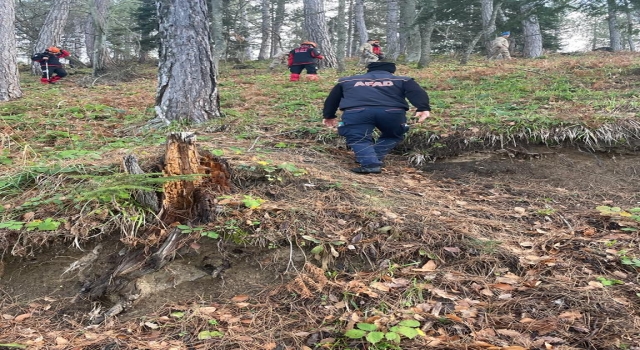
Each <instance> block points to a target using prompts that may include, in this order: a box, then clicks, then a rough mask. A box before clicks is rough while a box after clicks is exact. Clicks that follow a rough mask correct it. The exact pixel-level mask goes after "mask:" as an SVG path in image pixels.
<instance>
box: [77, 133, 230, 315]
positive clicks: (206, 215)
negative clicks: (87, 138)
mask: <svg viewBox="0 0 640 350" xmlns="http://www.w3.org/2000/svg"><path fill="white" fill-rule="evenodd" d="M195 141H196V136H195V134H193V133H186V132H185V133H173V134H170V135H169V136H168V139H167V146H166V153H165V158H164V167H163V169H162V172H163V174H164V176H183V175H193V176H188V177H187V178H183V179H180V180H176V181H169V182H166V183H165V184H164V185H163V193H162V200H161V201H159V200H158V197H157V195H156V193H155V192H152V191H138V192H136V193H134V198H136V200H138V201H139V202H141V204H143V205H145V206H146V207H148V208H150V209H152V210H153V211H154V212H156V213H158V212H159V213H160V215H159V216H160V219H161V220H162V222H163V223H164V224H165V226H174V227H173V228H171V229H170V230H168V233H167V234H166V235H167V236H166V238H165V239H164V240H163V244H162V245H161V246H160V247H159V248H156V249H149V250H147V249H145V248H141V249H137V250H132V251H130V252H128V253H127V254H125V255H124V256H123V257H122V258H121V259H119V261H118V263H117V264H116V265H115V266H114V267H113V268H112V269H110V270H108V271H107V272H106V273H105V274H103V275H102V276H100V277H98V278H97V279H96V280H94V281H93V282H90V283H89V284H88V285H86V286H85V287H84V288H83V290H82V291H81V292H80V295H78V297H79V296H81V295H85V296H87V297H88V299H90V300H99V299H104V298H107V299H112V298H113V297H114V296H116V295H118V296H119V297H120V299H121V301H120V302H118V303H116V305H115V306H114V307H112V308H111V309H110V310H109V311H107V312H106V313H105V314H104V315H102V317H98V318H97V320H99V322H101V320H104V318H105V317H110V316H113V315H116V314H118V313H120V312H122V311H124V309H126V307H128V306H129V305H130V301H131V300H132V298H133V299H134V297H133V296H135V295H136V291H135V282H136V280H137V279H138V278H140V277H142V276H143V275H146V274H149V273H152V272H155V271H158V270H159V269H160V268H162V267H163V266H165V265H166V264H167V263H169V262H170V261H171V260H172V259H173V257H174V256H175V252H176V251H177V250H178V249H180V248H181V247H182V246H184V245H185V243H186V242H187V241H188V240H189V239H191V238H190V237H189V236H188V235H183V234H182V233H181V230H179V229H178V228H176V227H175V225H176V224H183V225H196V224H205V223H208V222H211V221H212V220H213V219H215V213H216V211H215V197H216V196H219V195H220V194H225V193H229V192H231V189H232V185H231V172H230V170H229V166H228V164H227V163H226V161H224V160H223V159H220V158H218V157H216V156H214V155H213V154H211V153H210V152H202V154H200V153H199V152H198V149H197V147H196V144H195ZM123 165H124V167H125V170H126V171H127V172H128V173H130V174H143V173H144V172H143V171H142V169H141V168H140V166H139V165H138V162H137V160H136V158H135V157H134V156H126V157H125V158H124V159H123ZM159 202H161V206H158V203H159ZM160 207H161V208H160ZM153 226H154V227H156V228H157V227H158V226H157V225H153ZM150 229H153V228H150Z"/></svg>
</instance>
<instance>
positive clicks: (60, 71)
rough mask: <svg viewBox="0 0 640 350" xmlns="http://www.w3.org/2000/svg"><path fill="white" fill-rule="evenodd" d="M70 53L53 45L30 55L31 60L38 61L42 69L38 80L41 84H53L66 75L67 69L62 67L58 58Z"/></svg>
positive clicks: (67, 55)
mask: <svg viewBox="0 0 640 350" xmlns="http://www.w3.org/2000/svg"><path fill="white" fill-rule="evenodd" d="M70 55H71V54H70V53H69V51H67V50H61V49H59V48H57V47H55V46H51V47H50V48H48V49H46V50H44V52H42V53H36V54H35V55H33V56H31V60H32V61H36V62H39V63H40V69H42V78H40V82H41V83H43V84H55V82H57V81H58V80H60V79H62V78H64V77H66V76H67V71H66V70H64V68H63V67H62V63H60V59H61V58H65V57H69V56H70ZM54 74H55V75H54Z"/></svg>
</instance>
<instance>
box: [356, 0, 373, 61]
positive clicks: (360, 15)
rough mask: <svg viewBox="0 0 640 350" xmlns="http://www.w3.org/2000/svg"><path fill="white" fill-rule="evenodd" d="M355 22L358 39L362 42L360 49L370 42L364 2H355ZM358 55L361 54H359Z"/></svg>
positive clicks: (357, 0) (359, 0) (361, 0)
mask: <svg viewBox="0 0 640 350" xmlns="http://www.w3.org/2000/svg"><path fill="white" fill-rule="evenodd" d="M355 1H356V4H355V9H354V15H355V22H356V31H357V32H358V39H359V40H360V44H359V45H358V47H360V46H361V45H362V44H364V43H366V42H367V40H369V34H368V33H367V25H366V23H365V21H364V0H355ZM357 54H358V55H359V54H360V52H358V53H357Z"/></svg>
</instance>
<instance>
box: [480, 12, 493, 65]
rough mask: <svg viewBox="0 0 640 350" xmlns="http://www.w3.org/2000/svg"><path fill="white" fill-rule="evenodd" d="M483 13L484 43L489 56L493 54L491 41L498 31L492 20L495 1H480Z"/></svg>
mask: <svg viewBox="0 0 640 350" xmlns="http://www.w3.org/2000/svg"><path fill="white" fill-rule="evenodd" d="M480 6H481V12H482V30H483V35H482V41H483V43H484V48H485V50H486V51H487V55H489V53H490V52H491V41H492V40H493V36H492V35H491V34H493V32H495V30H496V21H495V20H493V21H492V20H491V18H492V15H493V0H480Z"/></svg>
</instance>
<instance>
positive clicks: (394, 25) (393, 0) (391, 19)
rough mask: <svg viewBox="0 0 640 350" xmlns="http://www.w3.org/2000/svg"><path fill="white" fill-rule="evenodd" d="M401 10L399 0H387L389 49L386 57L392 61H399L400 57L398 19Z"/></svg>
mask: <svg viewBox="0 0 640 350" xmlns="http://www.w3.org/2000/svg"><path fill="white" fill-rule="evenodd" d="M399 14H400V8H399V6H398V0H387V27H386V35H387V48H386V52H385V55H387V57H390V58H391V59H392V60H394V61H395V60H397V59H398V56H399V55H400V46H399V45H398V36H399V35H398V27H399V24H398V19H399V17H400V16H399Z"/></svg>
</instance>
